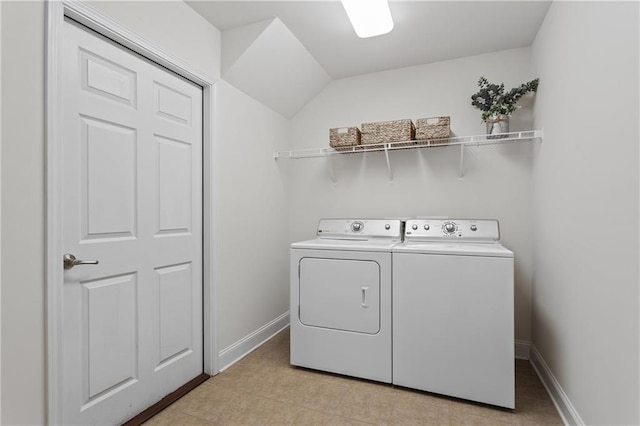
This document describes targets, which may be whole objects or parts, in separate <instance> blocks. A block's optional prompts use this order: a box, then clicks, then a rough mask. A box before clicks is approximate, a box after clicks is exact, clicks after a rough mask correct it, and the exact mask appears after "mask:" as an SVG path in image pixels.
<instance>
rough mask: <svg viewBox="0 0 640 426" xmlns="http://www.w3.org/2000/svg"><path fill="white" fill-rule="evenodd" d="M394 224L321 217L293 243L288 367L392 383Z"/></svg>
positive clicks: (398, 232)
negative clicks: (309, 236) (307, 235)
mask: <svg viewBox="0 0 640 426" xmlns="http://www.w3.org/2000/svg"><path fill="white" fill-rule="evenodd" d="M401 239H402V221H401V220H398V219H362V220H355V219H323V220H321V221H320V223H319V224H318V231H317V238H316V239H314V240H310V241H302V242H298V243H293V244H292V245H291V364H292V365H297V366H301V367H307V368H313V369H316V370H322V371H328V372H332V373H338V374H345V375H348V376H353V377H360V378H364V379H370V380H377V381H381V382H386V383H391V274H392V271H391V248H392V247H393V246H394V245H395V244H397V243H399V242H400V241H401Z"/></svg>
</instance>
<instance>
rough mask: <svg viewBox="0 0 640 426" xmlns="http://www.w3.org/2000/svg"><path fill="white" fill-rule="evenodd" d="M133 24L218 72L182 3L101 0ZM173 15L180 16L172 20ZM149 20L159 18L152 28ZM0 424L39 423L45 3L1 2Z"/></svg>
mask: <svg viewBox="0 0 640 426" xmlns="http://www.w3.org/2000/svg"><path fill="white" fill-rule="evenodd" d="M96 5H97V6H98V7H100V8H102V9H105V10H107V9H108V13H109V14H110V15H111V16H113V17H114V18H116V19H120V20H121V21H122V22H124V24H125V25H127V26H131V27H132V28H133V30H134V31H136V32H138V33H139V34H143V35H144V36H145V37H147V38H148V39H149V40H150V41H151V42H153V43H154V44H156V45H158V46H160V47H161V48H163V49H165V50H167V51H169V52H170V53H172V54H174V55H175V56H177V57H178V58H180V59H181V60H183V61H185V62H186V63H188V64H190V65H192V66H194V67H198V68H201V69H202V72H203V73H205V74H207V75H210V76H214V77H215V76H217V75H219V73H220V70H219V57H220V54H219V53H220V50H219V45H218V44H216V40H218V43H219V32H218V31H217V30H216V29H215V28H214V27H212V26H211V25H210V24H208V23H207V22H206V21H204V20H203V19H202V18H201V17H200V16H199V15H197V14H196V13H195V12H194V11H193V10H192V9H191V8H190V7H188V6H187V5H186V4H184V3H182V2H172V3H164V2H144V3H138V4H133V5H132V4H130V3H109V4H107V3H101V4H96ZM172 16H173V17H178V19H171V18H172ZM157 22H162V23H165V25H164V26H162V27H160V26H156V23H157ZM1 40H2V49H1V52H2V123H3V126H2V167H1V169H2V176H1V182H2V188H1V194H2V201H1V204H2V229H1V232H2V248H1V253H2V260H1V262H2V266H3V267H2V276H1V280H2V296H3V297H2V308H1V312H2V320H1V323H2V356H1V358H2V383H1V390H0V394H1V400H2V402H1V404H2V418H1V419H0V420H1V421H0V423H2V424H44V423H45V419H46V413H45V392H46V387H45V386H46V384H45V364H46V353H45V330H46V325H45V277H44V250H45V245H44V238H45V236H44V226H45V205H44V196H45V140H44V76H45V74H44V72H45V68H44V60H45V50H44V43H45V5H44V3H43V2H35V1H34V2H24V1H20V2H8V1H3V2H2V25H1Z"/></svg>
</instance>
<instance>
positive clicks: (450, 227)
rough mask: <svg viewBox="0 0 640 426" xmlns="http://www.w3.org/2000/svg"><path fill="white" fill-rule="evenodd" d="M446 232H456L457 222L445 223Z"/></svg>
mask: <svg viewBox="0 0 640 426" xmlns="http://www.w3.org/2000/svg"><path fill="white" fill-rule="evenodd" d="M443 228H444V232H446V233H447V234H453V233H454V232H456V224H455V223H453V222H447V223H445V224H444V227H443Z"/></svg>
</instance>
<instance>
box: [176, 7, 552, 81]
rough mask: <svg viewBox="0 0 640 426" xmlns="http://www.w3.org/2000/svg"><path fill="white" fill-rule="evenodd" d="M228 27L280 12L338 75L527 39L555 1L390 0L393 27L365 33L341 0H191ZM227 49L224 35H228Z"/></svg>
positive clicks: (469, 52) (514, 44)
mask: <svg viewBox="0 0 640 426" xmlns="http://www.w3.org/2000/svg"><path fill="white" fill-rule="evenodd" d="M186 3H187V4H189V6H191V7H192V8H193V9H194V10H195V11H196V12H198V13H199V14H200V15H202V16H203V17H204V18H205V19H207V20H208V21H209V22H211V23H212V24H213V25H214V26H215V27H216V28H218V29H219V30H220V31H222V32H223V41H224V32H225V31H227V30H230V29H235V28H237V27H242V26H245V25H248V24H251V23H255V22H258V21H263V20H266V19H273V18H279V19H280V21H282V23H283V24H284V25H285V26H286V27H288V29H289V30H290V31H291V33H292V34H293V35H294V36H295V37H296V38H297V39H298V40H299V42H300V43H301V44H302V45H303V46H304V47H305V48H306V50H307V51H308V52H309V53H310V54H311V56H313V58H315V60H316V61H317V62H318V63H319V64H320V66H321V67H322V68H324V70H325V71H326V72H327V73H328V74H329V76H330V77H331V78H332V79H338V78H343V77H349V76H354V75H359V74H366V73H371V72H377V71H385V70H390V69H395V68H402V67H407V66H413V65H421V64H427V63H433V62H438V61H443V60H447V59H454V58H459V57H465V56H473V55H478V54H482V53H488V52H493V51H498V50H504V49H512V48H518V47H524V46H529V45H531V43H532V42H533V40H534V38H535V36H536V34H537V32H538V28H539V27H540V25H541V24H542V21H543V20H544V17H545V15H546V13H547V9H548V8H549V5H550V4H551V1H524V0H512V1H504V0H503V1H479V0H475V1H452V0H450V1H431V0H422V1H420V0H414V1H402V0H391V1H390V7H391V14H392V16H393V20H394V24H395V25H394V29H393V31H391V32H390V33H389V34H386V35H382V36H378V37H372V38H368V39H360V38H358V37H357V36H356V35H355V32H354V31H353V28H352V27H351V24H350V23H349V20H348V18H347V16H346V13H345V11H344V9H343V7H342V4H341V3H340V2H339V1H337V0H336V1H332V0H326V1H308V0H299V1H244V0H235V1H218V0H186ZM223 49H224V43H223Z"/></svg>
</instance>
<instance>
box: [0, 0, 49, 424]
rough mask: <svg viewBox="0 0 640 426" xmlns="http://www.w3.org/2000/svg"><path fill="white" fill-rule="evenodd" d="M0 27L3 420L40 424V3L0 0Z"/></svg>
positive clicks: (42, 378)
mask: <svg viewBox="0 0 640 426" xmlns="http://www.w3.org/2000/svg"><path fill="white" fill-rule="evenodd" d="M1 27H2V28H1V30H2V100H1V101H2V123H3V126H2V177H1V182H2V249H1V251H2V265H3V268H2V277H1V280H2V295H3V298H2V386H1V389H0V398H1V399H2V419H1V420H2V421H1V423H2V424H44V420H45V412H44V408H45V407H44V406H45V389H44V386H45V334H44V332H45V322H44V321H45V305H44V304H45V287H44V115H43V110H44V103H43V102H44V45H43V43H44V40H45V36H44V4H43V3H41V2H23V3H14V2H2V25H1ZM25 260H28V263H25Z"/></svg>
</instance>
